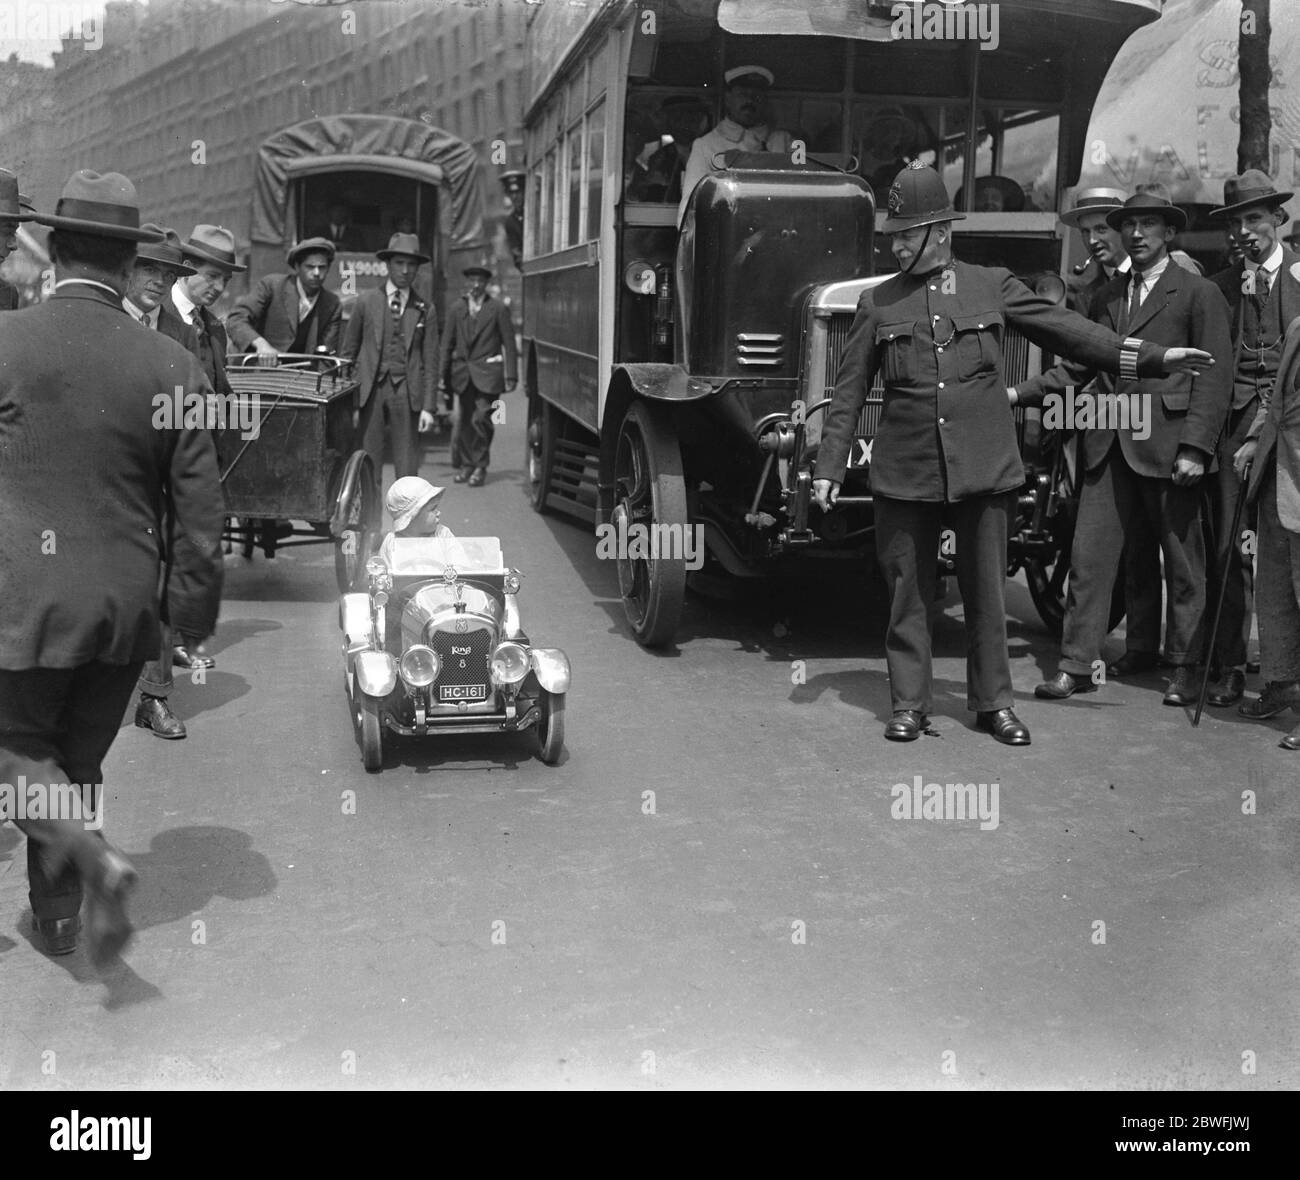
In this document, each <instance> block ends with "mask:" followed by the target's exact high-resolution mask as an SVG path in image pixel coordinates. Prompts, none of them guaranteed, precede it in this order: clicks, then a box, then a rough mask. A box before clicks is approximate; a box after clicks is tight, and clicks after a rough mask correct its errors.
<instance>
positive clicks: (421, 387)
mask: <svg viewBox="0 0 1300 1180" xmlns="http://www.w3.org/2000/svg"><path fill="white" fill-rule="evenodd" d="M375 257H376V258H378V259H379V260H380V261H381V262H382V263H383V264H384V266H385V268H386V269H387V271H388V278H387V280H386V281H385V282H384V284H383V286H382V287H372V288H371V289H370V290H369V291H363V292H362V293H361V294H360V295H358V296H357V301H356V303H355V304H354V305H353V307H352V318H351V319H350V320H348V326H347V331H346V333H345V334H344V337H343V355H344V356H345V357H347V358H348V359H349V360H354V361H356V374H357V380H358V381H359V382H360V386H361V389H360V394H359V396H360V399H361V414H360V418H359V420H358V423H357V437H358V438H359V439H360V440H361V445H362V446H363V447H364V448H365V450H366V453H367V454H368V455H369V456H370V460H371V462H372V463H373V464H374V467H375V478H376V479H381V478H382V476H383V469H384V468H383V462H384V422H385V419H387V423H388V430H389V438H390V440H391V441H392V446H393V467H394V469H395V470H396V473H397V474H396V478H398V479H401V478H402V477H403V476H408V475H418V474H419V470H420V455H419V447H418V443H419V439H418V437H417V435H418V430H417V426H418V424H419V418H420V414H421V411H428V412H429V413H430V416H431V417H432V411H433V408H434V398H435V396H436V384H437V379H438V315H437V311H436V310H435V309H434V307H433V305H432V304H429V303H426V302H425V301H424V300H423V299H422V298H420V296H419V294H418V293H417V292H416V291H415V290H414V288H413V287H412V284H413V283H414V281H415V275H416V272H417V271H418V270H419V269H420V267H421V265H422V264H424V263H426V262H428V261H429V256H428V255H427V254H425V253H424V252H423V251H422V250H421V249H420V240H419V238H418V237H416V235H415V234H394V235H393V236H392V237H391V238H389V240H388V245H387V246H386V247H385V248H384V249H382V250H378V251H376V253H375Z"/></svg>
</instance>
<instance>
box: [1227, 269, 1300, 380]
mask: <svg viewBox="0 0 1300 1180" xmlns="http://www.w3.org/2000/svg"><path fill="white" fill-rule="evenodd" d="M1245 270H1246V264H1245V263H1244V262H1234V263H1233V264H1232V265H1231V266H1229V267H1226V268H1224V269H1223V270H1221V271H1218V272H1217V273H1216V274H1212V275H1211V276H1210V282H1212V283H1213V284H1214V285H1215V286H1216V287H1218V288H1219V290H1220V291H1222V292H1223V297H1224V298H1225V299H1226V300H1227V301H1228V309H1229V311H1230V312H1231V314H1232V371H1233V375H1234V376H1235V375H1236V371H1237V361H1238V359H1239V357H1240V354H1241V322H1242V304H1243V300H1242V295H1243V294H1244V292H1243V290H1242V276H1243V274H1244V273H1245ZM1277 273H1278V278H1277V280H1276V281H1277V282H1278V283H1279V286H1278V299H1279V300H1281V304H1282V306H1281V312H1282V323H1283V325H1286V324H1289V323H1290V322H1291V321H1292V320H1293V319H1295V317H1296V316H1298V315H1300V254H1297V253H1296V252H1295V251H1294V250H1292V249H1290V248H1289V247H1287V246H1283V247H1282V264H1281V266H1279V267H1278V271H1277Z"/></svg>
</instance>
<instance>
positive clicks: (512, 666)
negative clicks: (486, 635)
mask: <svg viewBox="0 0 1300 1180" xmlns="http://www.w3.org/2000/svg"><path fill="white" fill-rule="evenodd" d="M529 666H530V663H529V659H528V650H527V649H526V648H525V647H523V646H522V645H520V644H518V643H501V644H498V645H497V648H496V650H495V651H494V652H493V653H492V679H493V681H494V682H495V683H497V684H518V683H519V681H521V680H522V679H523V678H524V677H525V676H527V675H528V669H529Z"/></svg>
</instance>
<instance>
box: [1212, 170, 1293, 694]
mask: <svg viewBox="0 0 1300 1180" xmlns="http://www.w3.org/2000/svg"><path fill="white" fill-rule="evenodd" d="M1292 196H1293V194H1292V193H1289V192H1279V191H1278V190H1277V188H1276V187H1275V186H1274V184H1273V182H1272V181H1271V180H1270V179H1269V178H1268V176H1267V175H1266V174H1265V173H1263V172H1260V171H1257V170H1256V169H1253V168H1252V169H1247V171H1245V172H1243V173H1242V174H1241V175H1240V176H1230V177H1229V178H1228V179H1227V180H1225V181H1224V182H1223V200H1224V204H1223V205H1222V206H1221V207H1220V208H1218V209H1215V210H1214V211H1213V212H1212V213H1211V214H1210V216H1211V217H1212V218H1214V219H1216V220H1217V221H1219V222H1220V224H1226V226H1227V229H1228V233H1229V234H1230V235H1231V236H1232V238H1233V239H1234V240H1235V241H1236V242H1237V244H1238V245H1239V246H1240V247H1241V250H1242V258H1241V261H1240V262H1234V263H1232V264H1231V265H1229V266H1228V267H1226V268H1225V269H1223V270H1221V271H1219V272H1218V273H1217V274H1215V275H1212V276H1211V279H1210V281H1211V282H1213V283H1214V285H1215V286H1217V287H1218V288H1219V290H1220V291H1222V292H1223V295H1224V298H1225V299H1227V301H1228V308H1229V310H1230V311H1231V313H1232V349H1233V355H1232V366H1233V368H1232V406H1231V409H1230V410H1229V411H1228V421H1227V423H1226V425H1225V426H1224V428H1223V433H1222V434H1221V435H1220V436H1219V448H1218V461H1219V470H1218V471H1217V472H1215V473H1214V475H1212V476H1211V477H1210V478H1209V481H1208V482H1209V487H1208V489H1207V490H1208V492H1209V496H1210V502H1211V505H1212V511H1213V518H1212V519H1213V522H1214V538H1215V552H1214V553H1211V554H1210V561H1209V563H1208V571H1207V572H1208V575H1209V583H1208V584H1209V586H1210V587H1211V588H1212V589H1211V590H1210V592H1209V593H1210V601H1214V597H1215V596H1217V594H1218V588H1219V586H1220V585H1223V584H1224V582H1223V574H1224V569H1223V564H1224V561H1225V560H1226V561H1227V563H1228V580H1227V583H1226V587H1227V588H1226V591H1225V593H1224V597H1223V612H1222V615H1221V617H1220V620H1219V630H1218V633H1217V635H1216V637H1215V643H1214V651H1213V652H1212V653H1211V654H1210V661H1211V666H1212V668H1213V669H1214V670H1216V671H1217V672H1218V673H1219V678H1218V680H1217V681H1216V682H1215V683H1214V684H1212V685H1211V686H1210V691H1209V693H1208V694H1207V696H1206V700H1207V701H1208V702H1209V703H1210V704H1211V705H1217V706H1219V707H1220V708H1224V707H1227V706H1229V705H1233V704H1236V703H1237V701H1239V700H1240V699H1241V696H1242V693H1243V692H1244V691H1245V687H1246V645H1247V643H1248V642H1249V640H1250V625H1251V619H1252V617H1253V616H1254V613H1255V571H1254V554H1253V553H1250V552H1243V545H1242V537H1241V536H1240V535H1238V536H1236V537H1229V536H1228V532H1229V530H1230V529H1231V528H1232V517H1233V513H1234V511H1235V509H1236V507H1237V499H1238V497H1239V496H1240V495H1241V494H1242V490H1243V489H1242V483H1241V480H1240V478H1239V477H1238V475H1237V472H1236V470H1235V468H1234V466H1233V462H1232V457H1233V455H1235V454H1236V453H1237V451H1238V450H1239V449H1240V448H1241V447H1242V445H1243V444H1244V443H1245V441H1246V436H1247V433H1248V432H1249V431H1250V428H1251V424H1252V423H1253V422H1254V421H1255V417H1256V415H1257V414H1259V412H1260V410H1261V409H1262V408H1264V407H1266V406H1267V405H1268V400H1269V398H1270V397H1271V396H1272V393H1273V388H1274V385H1275V384H1276V382H1277V375H1278V366H1279V364H1280V363H1281V358H1282V339H1283V337H1284V336H1285V334H1286V328H1287V325H1288V324H1289V323H1290V322H1291V321H1292V320H1293V319H1295V317H1296V316H1298V315H1300V254H1297V253H1296V252H1295V250H1293V249H1292V248H1291V247H1289V246H1284V245H1283V244H1282V242H1281V241H1280V240H1279V237H1280V235H1281V232H1282V226H1283V225H1285V224H1286V222H1287V212H1286V210H1285V209H1284V208H1283V207H1282V206H1283V204H1284V203H1285V202H1286V201H1289V200H1290V199H1291V197H1292ZM1257 525H1258V521H1257V520H1256V514H1255V509H1254V506H1253V505H1248V507H1247V509H1246V511H1245V512H1244V513H1243V515H1242V519H1241V528H1242V530H1243V531H1244V530H1247V529H1249V530H1250V531H1251V532H1252V533H1254V532H1256V529H1257ZM1268 708H1269V704H1268V702H1267V701H1266V702H1265V703H1264V704H1263V705H1260V704H1259V702H1258V701H1252V702H1250V704H1249V705H1247V706H1245V707H1244V709H1245V710H1246V712H1245V715H1246V716H1251V717H1256V719H1258V718H1259V717H1266V716H1268V715H1269V714H1268ZM1251 710H1255V711H1259V710H1262V712H1252V711H1251Z"/></svg>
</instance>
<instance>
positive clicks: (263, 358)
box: [253, 336, 280, 365]
mask: <svg viewBox="0 0 1300 1180" xmlns="http://www.w3.org/2000/svg"><path fill="white" fill-rule="evenodd" d="M253 347H254V348H255V349H257V363H258V364H259V365H278V364H279V363H280V354H279V353H278V352H277V351H276V350H275V346H274V345H273V344H272V343H271V342H270V341H269V340H265V339H263V338H262V337H261V336H259V337H258V338H257V339H256V340H254V341H253Z"/></svg>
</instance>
